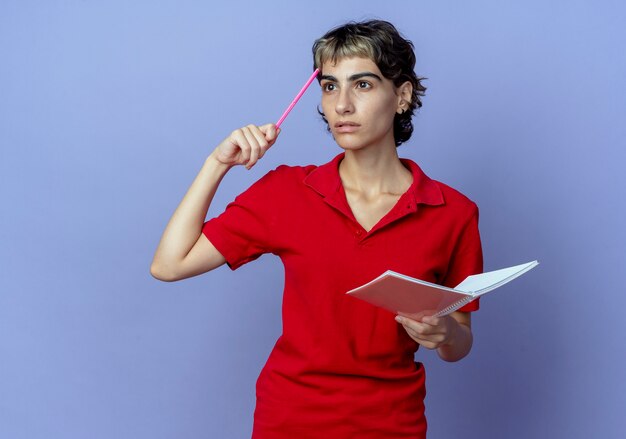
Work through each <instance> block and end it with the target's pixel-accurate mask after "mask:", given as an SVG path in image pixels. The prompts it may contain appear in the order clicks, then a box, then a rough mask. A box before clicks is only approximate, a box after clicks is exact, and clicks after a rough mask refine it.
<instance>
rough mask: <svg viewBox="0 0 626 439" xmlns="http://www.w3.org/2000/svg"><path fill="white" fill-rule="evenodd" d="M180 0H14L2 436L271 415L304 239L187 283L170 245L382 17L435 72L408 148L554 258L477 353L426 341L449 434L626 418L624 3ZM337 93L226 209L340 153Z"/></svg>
mask: <svg viewBox="0 0 626 439" xmlns="http://www.w3.org/2000/svg"><path fill="white" fill-rule="evenodd" d="M155 3H157V2H123V1H109V2H95V1H47V2H29V1H4V2H2V3H1V4H0V148H1V149H0V200H2V208H1V209H2V211H1V214H0V437H2V438H12V439H21V438H28V439H34V438H37V439H39V438H42V439H43V438H46V439H48V438H64V439H66V438H67V439H74V438H76V439H79V438H80V439H82V438H86V437H89V438H94V439H99V438H107V439H108V438H112V437H113V438H121V439H125V438H129V439H130V438H151V439H161V438H180V437H186V438H197V437H198V438H199V437H224V438H246V437H249V434H250V431H251V425H252V411H253V407H254V384H255V381H256V377H257V375H258V373H259V371H260V369H261V367H262V366H263V364H264V361H265V359H266V357H267V355H268V354H269V352H270V350H271V348H272V346H273V344H274V341H275V339H276V337H277V336H278V335H279V334H280V304H281V287H282V269H281V266H280V263H279V261H278V260H277V259H275V258H274V257H271V256H265V257H263V258H261V259H260V260H259V261H257V262H255V263H253V264H249V265H247V266H245V267H243V268H241V269H240V270H238V271H237V272H234V273H233V272H230V271H229V270H228V269H227V268H225V267H224V268H221V269H219V270H217V271H216V272H213V273H211V274H209V275H206V276H201V277H199V278H195V279H190V280H186V281H183V282H179V283H174V284H165V283H160V282H157V281H155V280H153V279H152V278H151V277H150V275H149V273H148V267H149V263H150V260H151V258H152V254H153V251H154V249H155V246H156V244H157V241H158V239H159V236H160V234H161V231H162V230H163V228H164V226H165V223H166V222H167V220H168V217H169V215H170V214H171V212H172V211H173V209H174V208H175V206H176V205H177V203H178V201H179V200H180V198H181V197H182V195H183V193H184V191H185V190H186V188H187V186H188V185H189V184H190V182H191V180H192V179H193V177H194V175H195V173H196V172H197V170H198V169H199V168H200V166H201V164H202V161H203V159H204V158H205V156H206V155H207V154H209V153H210V151H211V150H212V148H213V147H214V145H216V144H217V143H218V142H219V141H220V140H221V139H222V138H223V137H225V136H226V135H227V134H228V133H229V132H230V131H231V130H233V129H235V128H237V127H239V126H240V125H243V124H247V123H251V122H254V123H264V122H268V121H274V120H276V119H277V118H278V116H279V115H280V114H281V112H282V110H283V108H284V107H285V106H286V105H287V104H288V103H289V101H290V99H291V97H292V95H293V94H294V93H295V92H296V91H297V90H298V89H299V87H300V85H301V83H302V82H303V81H304V80H305V79H306V77H307V75H308V74H309V72H310V71H311V65H312V61H311V58H310V46H311V44H312V42H313V40H314V39H315V38H316V37H318V36H320V35H321V34H322V33H323V32H325V31H326V30H328V29H329V28H330V27H333V26H335V25H337V24H340V23H342V22H344V21H346V20H349V19H361V18H369V17H380V18H384V19H388V20H390V21H392V22H394V23H395V24H396V25H397V26H398V28H399V29H400V30H401V31H402V32H403V33H404V34H405V35H406V36H407V37H408V38H410V39H412V40H413V41H414V43H415V45H416V49H417V53H418V67H417V71H418V73H419V74H421V75H423V76H427V77H428V78H429V80H428V82H427V85H428V87H429V89H428V94H427V96H426V98H425V99H424V108H423V109H422V111H421V113H420V114H419V115H418V117H417V119H416V133H415V135H414V137H413V138H412V139H411V141H410V142H409V143H408V144H406V145H404V146H402V147H401V154H402V155H404V156H406V157H409V158H412V159H414V160H416V161H417V162H418V163H420V164H421V165H422V167H423V168H424V169H425V170H426V172H427V173H429V175H430V176H431V177H433V178H436V179H439V180H442V181H444V182H446V183H448V184H450V185H452V186H454V187H456V188H458V189H459V190H461V191H462V192H464V193H466V194H467V195H468V196H470V197H471V198H472V199H474V200H475V201H476V202H477V203H478V204H479V206H480V208H481V232H482V235H483V240H484V250H485V262H486V269H495V268H499V267H503V266H507V265H512V264H516V263H521V262H525V261H528V260H532V259H539V260H540V261H541V263H542V264H541V265H540V267H539V268H537V269H535V270H533V272H531V273H529V274H528V275H526V276H524V277H523V278H521V279H519V280H518V281H516V282H514V283H513V284H511V285H509V286H507V287H506V289H503V290H501V292H499V293H494V295H493V296H489V297H487V298H485V300H484V301H483V303H482V305H483V306H482V310H481V311H480V312H479V313H478V314H476V315H475V316H474V328H475V338H476V342H475V347H474V350H473V352H472V354H471V355H470V357H468V358H467V359H465V360H464V361H462V362H460V363H455V364H446V363H443V362H441V361H439V360H438V359H437V358H436V355H434V353H433V352H430V351H426V350H424V351H421V352H419V353H418V355H417V356H418V358H419V360H420V361H423V362H424V363H426V367H427V375H428V397H427V411H428V416H429V421H430V432H431V437H433V438H437V437H461V436H462V437H466V438H489V437H491V438H510V439H514V438H568V439H572V438H589V437H598V438H612V437H621V436H622V434H623V430H624V428H625V427H626V422H625V421H624V417H623V410H624V406H625V405H626V396H625V395H626V380H624V378H623V372H622V368H623V363H624V361H625V360H626V349H625V343H624V338H623V333H624V331H625V330H626V325H625V323H624V319H623V317H622V315H623V310H622V308H624V307H625V306H626V295H625V294H624V289H623V287H622V285H623V284H624V282H623V272H624V268H625V265H626V258H625V256H624V254H625V250H626V236H625V232H624V219H623V217H624V216H625V214H626V209H625V207H624V200H625V198H626V194H625V188H626V177H624V173H623V171H622V168H623V167H624V163H625V162H626V161H625V160H624V158H625V153H624V151H625V150H626V142H625V140H624V139H625V138H626V123H625V117H626V98H625V94H624V93H625V92H624V90H626V57H624V47H623V42H624V41H626V30H625V29H626V28H625V27H624V25H623V24H624V22H625V21H626V7H625V6H624V5H623V3H621V2H617V1H600V2H592V1H573V0H570V1H552V2H545V1H539V0H530V1H526V2H516V3H511V2H507V4H506V5H505V4H504V3H503V2H495V1H491V2H486V1H474V2H464V1H454V2H424V1H413V2H394V3H389V2H379V1H369V0H361V1H358V2H355V1H346V2H341V3H339V2H329V3H328V4H324V3H321V2H317V3H316V4H305V5H301V4H300V3H299V2H284V4H283V3H282V2H274V3H272V2H256V3H254V2H250V3H249V4H248V3H241V2H237V1H232V2H226V3H224V4H221V5H220V6H214V5H209V3H210V2H202V1H191V0H190V1H182V2H181V1H177V2H174V1H164V2H158V6H156V5H155ZM394 5H395V6H394ZM400 5H402V6H400ZM318 102H319V89H318V88H317V87H313V88H312V89H311V90H310V91H309V92H308V93H307V95H306V96H305V97H304V98H303V99H302V101H301V102H300V104H299V105H298V106H297V107H296V110H295V111H294V112H293V113H292V115H291V116H290V117H289V119H288V120H287V121H286V122H285V125H283V128H284V131H283V134H282V136H281V141H280V142H279V143H278V144H277V145H276V146H275V147H274V150H273V151H272V153H271V154H270V155H268V156H267V157H266V158H265V159H264V161H263V162H261V163H260V164H259V165H258V166H257V167H256V168H254V170H253V171H251V172H246V171H245V170H243V169H236V170H233V171H232V173H231V174H230V175H228V176H227V178H226V180H225V181H224V183H223V186H222V187H221V188H220V191H219V193H218V196H217V198H216V201H215V203H214V205H213V207H212V210H211V212H212V214H217V213H219V212H220V211H221V209H222V208H223V207H224V206H225V204H226V203H227V202H228V201H229V200H230V199H232V198H233V197H234V196H235V195H236V194H237V193H239V192H240V191H242V190H243V189H244V188H245V187H247V186H248V185H249V184H250V183H251V182H252V181H254V180H255V179H257V178H259V177H260V176H261V175H263V174H264V173H265V172H267V171H268V170H269V169H272V168H274V167H275V166H277V165H278V164H280V163H288V164H308V163H318V164H319V163H323V162H325V161H327V160H329V159H330V158H331V157H332V156H334V155H335V154H336V153H337V152H338V151H339V149H338V147H337V146H336V145H334V143H333V141H332V139H331V138H330V137H329V136H328V135H327V134H326V132H325V130H324V126H323V124H322V123H321V121H320V120H319V118H318V117H317V114H316V111H315V107H316V104H317V103H318Z"/></svg>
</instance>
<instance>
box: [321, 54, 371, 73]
mask: <svg viewBox="0 0 626 439" xmlns="http://www.w3.org/2000/svg"><path fill="white" fill-rule="evenodd" d="M365 71H367V72H372V73H376V74H378V75H381V72H380V69H379V68H378V66H377V65H376V63H375V62H374V61H372V60H371V59H370V58H366V57H360V56H351V57H343V58H337V59H335V60H327V61H325V62H324V63H323V64H322V68H321V74H322V75H332V76H336V77H337V78H339V77H340V76H342V77H343V76H351V75H353V74H354V73H360V72H365ZM337 75H339V76H337Z"/></svg>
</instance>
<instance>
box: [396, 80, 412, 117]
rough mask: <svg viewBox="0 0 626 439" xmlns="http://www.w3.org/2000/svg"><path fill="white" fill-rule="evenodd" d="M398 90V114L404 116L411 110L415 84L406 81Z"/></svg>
mask: <svg viewBox="0 0 626 439" xmlns="http://www.w3.org/2000/svg"><path fill="white" fill-rule="evenodd" d="M397 90H398V108H397V109H396V113H398V114H402V113H404V112H405V111H408V110H409V109H410V108H411V98H412V97H413V84H411V81H406V82H405V83H404V84H402V85H401V86H400V87H398V88H397Z"/></svg>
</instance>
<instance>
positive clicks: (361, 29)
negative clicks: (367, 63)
mask: <svg viewBox="0 0 626 439" xmlns="http://www.w3.org/2000/svg"><path fill="white" fill-rule="evenodd" d="M350 57H361V58H369V59H371V60H372V61H374V62H375V63H376V65H377V66H378V68H379V69H380V72H381V73H382V74H383V76H384V77H385V78H387V79H389V80H391V81H393V83H394V85H395V86H396V87H399V86H400V85H402V84H404V83H405V82H406V81H409V82H411V84H412V85H413V94H412V96H411V102H409V108H408V110H407V111H405V112H404V113H402V114H396V116H395V118H394V121H393V136H394V140H395V143H396V146H399V145H400V144H402V143H403V142H406V141H407V140H409V138H410V137H411V134H412V133H413V122H412V121H411V118H412V117H413V114H414V110H415V109H416V108H420V107H421V106H422V101H421V100H420V96H424V92H425V91H426V87H424V86H423V85H422V83H421V81H422V80H424V79H426V78H420V77H418V76H417V75H416V74H415V72H414V71H413V69H414V68H415V53H414V52H413V43H412V42H411V41H409V40H406V39H404V38H403V37H402V36H401V35H400V33H399V32H398V31H397V29H396V28H395V27H394V26H393V24H391V23H389V22H387V21H382V20H369V21H364V22H360V23H357V22H349V23H346V24H344V25H342V26H339V27H336V28H334V29H332V30H330V31H329V32H328V33H326V35H324V36H323V37H322V38H320V39H318V40H316V41H315V43H314V44H313V60H314V66H313V69H316V68H319V69H320V72H321V68H322V65H323V64H324V63H325V62H326V61H331V62H337V61H338V60H340V59H342V58H350ZM320 75H321V73H320ZM318 112H319V113H320V115H321V116H322V119H324V122H326V124H327V128H328V130H329V131H330V126H328V120H327V119H326V117H325V115H324V113H323V112H322V111H320V110H319V109H318Z"/></svg>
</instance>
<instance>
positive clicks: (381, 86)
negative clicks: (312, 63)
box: [320, 57, 410, 150]
mask: <svg viewBox="0 0 626 439" xmlns="http://www.w3.org/2000/svg"><path fill="white" fill-rule="evenodd" d="M321 78H322V79H321V82H320V85H321V87H322V111H323V112H324V115H325V116H326V119H327V120H328V125H329V127H330V130H331V132H332V134H333V137H334V138H335V141H336V142H337V144H338V145H339V146H340V147H341V148H343V149H346V150H357V149H365V148H372V147H373V148H377V147H384V146H385V145H386V146H387V147H389V146H391V147H394V148H395V142H394V138H393V119H394V116H395V114H396V112H398V111H400V109H401V104H402V95H403V94H404V93H401V90H399V89H397V88H396V87H395V85H394V84H393V82H392V81H390V80H389V79H386V78H385V77H384V76H383V75H382V73H381V72H380V70H379V69H378V67H377V66H376V63H374V62H373V61H372V60H370V59H368V58H358V57H354V58H343V59H339V60H338V61H337V62H336V63H333V62H332V61H327V62H325V63H324V64H323V65H322V76H321ZM403 87H405V86H403ZM404 95H405V94H404ZM408 96H410V92H409V95H408ZM405 108H406V107H405Z"/></svg>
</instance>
